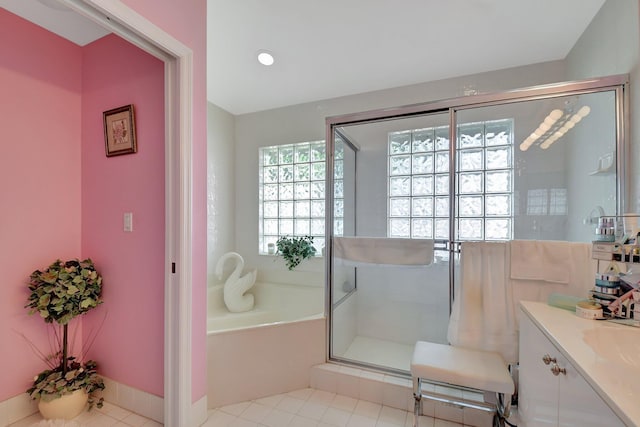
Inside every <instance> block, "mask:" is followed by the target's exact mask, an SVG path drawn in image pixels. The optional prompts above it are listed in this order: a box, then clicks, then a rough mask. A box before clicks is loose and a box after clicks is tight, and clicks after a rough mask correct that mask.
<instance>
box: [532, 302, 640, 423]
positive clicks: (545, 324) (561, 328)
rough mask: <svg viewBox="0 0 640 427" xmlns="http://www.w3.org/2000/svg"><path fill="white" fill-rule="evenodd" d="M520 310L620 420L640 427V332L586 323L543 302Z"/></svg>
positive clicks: (612, 325)
mask: <svg viewBox="0 0 640 427" xmlns="http://www.w3.org/2000/svg"><path fill="white" fill-rule="evenodd" d="M520 304H521V307H522V310H523V312H524V313H525V315H527V316H529V318H531V320H532V321H533V322H534V323H535V324H536V325H537V326H538V327H539V328H540V330H541V331H542V332H543V333H544V334H545V335H546V336H547V338H549V339H550V340H551V342H552V343H553V344H554V345H555V346H556V347H557V348H558V350H559V351H560V352H561V353H562V355H563V356H564V357H566V358H567V359H568V360H569V361H570V362H571V364H572V365H573V366H574V367H575V368H576V370H578V372H579V373H580V374H581V375H582V376H583V377H584V378H585V380H586V381H587V382H588V383H589V384H590V385H591V387H593V389H594V390H595V391H596V393H598V395H600V397H601V398H602V399H603V400H604V401H605V402H606V403H607V404H608V405H609V407H611V409H612V410H613V411H614V412H615V413H616V415H618V417H620V419H621V420H622V421H623V422H624V423H625V424H627V425H629V426H640V328H637V327H632V326H624V325H619V324H615V323H611V322H606V321H601V320H587V319H582V318H580V317H578V316H576V315H575V313H573V312H571V311H568V310H562V309H559V308H556V307H551V306H549V305H547V304H545V303H541V302H530V301H524V302H521V303H520Z"/></svg>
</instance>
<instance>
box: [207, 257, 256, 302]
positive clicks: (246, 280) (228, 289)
mask: <svg viewBox="0 0 640 427" xmlns="http://www.w3.org/2000/svg"><path fill="white" fill-rule="evenodd" d="M229 259H233V260H235V263H236V266H235V268H234V269H233V272H232V273H231V274H230V275H229V277H227V280H226V281H225V282H224V288H223V294H224V303H225V305H226V306H227V309H229V311H230V312H232V313H241V312H243V311H249V310H251V309H253V304H254V298H253V295H252V294H245V292H247V291H248V290H249V289H251V287H252V286H253V285H254V284H255V282H256V275H257V270H253V271H251V272H249V273H247V274H245V275H244V276H240V274H241V273H242V269H243V268H244V259H243V258H242V256H241V255H240V254H239V253H237V252H227V253H226V254H224V255H222V256H221V257H220V259H219V260H218V264H217V265H216V276H218V279H219V280H222V269H223V267H224V264H225V263H226V262H227V260H229Z"/></svg>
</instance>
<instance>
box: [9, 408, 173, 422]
mask: <svg viewBox="0 0 640 427" xmlns="http://www.w3.org/2000/svg"><path fill="white" fill-rule="evenodd" d="M40 421H42V417H41V416H40V414H39V413H36V414H33V415H31V416H30V417H27V418H24V419H22V420H20V421H18V422H16V423H13V424H11V425H10V426H9V427H31V426H33V425H37V424H38V423H40ZM49 424H51V425H54V424H53V423H49ZM67 426H68V427H162V424H160V423H157V422H155V421H153V420H150V419H149V418H145V417H143V416H141V415H138V414H136V413H133V412H131V411H127V410H126V409H122V408H120V407H118V406H115V405H112V404H110V403H105V404H104V406H103V407H102V408H100V409H97V408H94V409H92V410H91V411H88V412H83V413H82V414H80V415H79V416H77V417H76V418H74V419H73V420H72V421H71V422H67V423H66V424H65V427H67Z"/></svg>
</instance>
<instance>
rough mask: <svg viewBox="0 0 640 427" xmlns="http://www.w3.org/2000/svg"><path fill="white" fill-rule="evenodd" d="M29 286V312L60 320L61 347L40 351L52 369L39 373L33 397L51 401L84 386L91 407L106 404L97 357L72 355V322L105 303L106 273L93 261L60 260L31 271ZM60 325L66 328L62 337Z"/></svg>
mask: <svg viewBox="0 0 640 427" xmlns="http://www.w3.org/2000/svg"><path fill="white" fill-rule="evenodd" d="M29 290H30V294H29V297H28V299H27V304H26V305H25V308H29V314H35V313H38V314H39V315H40V317H42V318H43V319H44V321H45V322H46V323H56V324H57V325H59V328H54V333H55V339H54V340H53V341H54V343H55V346H56V347H57V348H56V349H55V350H53V351H52V353H51V354H49V355H45V354H43V353H42V352H40V351H37V353H38V354H39V356H40V358H41V359H42V360H43V361H44V362H45V363H46V364H47V365H48V366H49V369H46V370H44V371H42V372H41V373H39V374H38V375H36V376H35V378H34V382H33V385H32V386H31V387H30V388H29V389H28V390H27V393H29V395H30V396H31V398H32V399H43V400H45V401H50V400H52V399H55V398H57V397H60V396H63V395H65V394H69V393H72V392H74V391H75V390H79V389H84V390H85V391H86V392H87V394H88V395H89V400H88V402H89V409H91V408H92V407H93V405H94V404H95V405H96V406H97V407H99V408H100V407H102V403H103V398H100V399H97V397H96V395H95V393H96V392H98V391H99V390H104V382H103V380H102V378H101V377H99V376H98V374H97V363H96V362H95V361H93V360H89V361H86V362H80V361H78V360H76V357H74V356H70V355H69V338H68V337H69V322H71V321H72V320H73V319H75V318H76V317H78V316H80V315H82V314H84V313H86V312H88V311H89V310H92V309H93V308H95V307H97V306H98V305H99V304H101V303H102V299H101V295H102V276H100V274H98V272H97V271H96V268H95V266H94V264H93V261H91V259H85V260H83V261H80V260H77V259H73V260H70V261H66V262H63V261H60V260H56V261H55V262H53V263H52V264H51V265H50V266H49V267H48V268H47V269H45V270H42V271H41V270H36V271H34V272H33V273H31V276H30V280H29ZM59 329H62V333H61V335H62V337H60V333H58V330H59ZM32 347H33V345H32Z"/></svg>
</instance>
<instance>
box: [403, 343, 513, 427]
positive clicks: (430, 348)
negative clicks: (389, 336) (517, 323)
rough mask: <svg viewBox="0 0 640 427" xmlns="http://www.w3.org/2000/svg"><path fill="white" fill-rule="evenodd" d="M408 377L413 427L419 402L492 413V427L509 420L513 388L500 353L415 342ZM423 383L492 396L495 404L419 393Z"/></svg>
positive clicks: (507, 369) (432, 393) (418, 414)
mask: <svg viewBox="0 0 640 427" xmlns="http://www.w3.org/2000/svg"><path fill="white" fill-rule="evenodd" d="M411 377H412V378H413V396H414V398H415V407H414V421H413V425H414V427H418V418H419V416H420V415H422V399H423V398H424V399H428V400H434V401H438V402H444V403H446V404H449V405H454V406H459V407H466V408H474V409H479V410H483V411H489V412H493V413H494V426H496V425H497V426H503V425H504V419H505V418H508V417H509V412H510V408H511V396H512V395H513V393H514V391H515V386H514V383H513V378H512V377H511V374H510V373H509V368H508V367H507V364H506V363H505V361H504V359H503V358H502V356H501V355H500V353H494V352H489V351H481V350H472V349H467V348H462V347H453V346H450V345H445V344H436V343H430V342H424V341H418V342H417V343H416V346H415V349H414V351H413V358H412V360H411ZM423 381H430V382H436V383H444V384H449V385H453V386H458V387H463V388H468V389H473V390H476V391H481V392H485V391H488V392H494V393H496V397H497V403H496V404H491V403H486V402H477V401H473V400H468V399H464V398H454V397H451V396H447V395H444V394H440V393H434V392H427V391H423V390H422V382H423Z"/></svg>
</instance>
